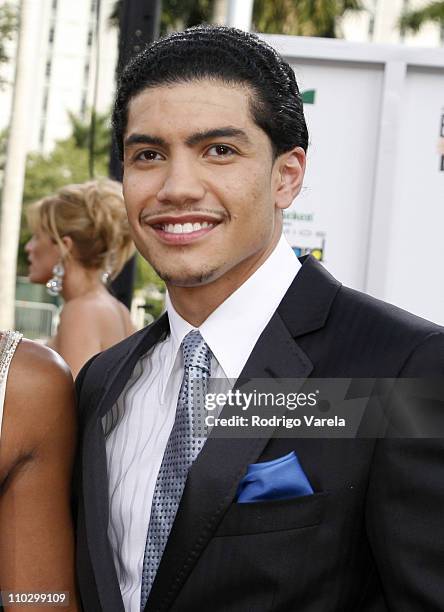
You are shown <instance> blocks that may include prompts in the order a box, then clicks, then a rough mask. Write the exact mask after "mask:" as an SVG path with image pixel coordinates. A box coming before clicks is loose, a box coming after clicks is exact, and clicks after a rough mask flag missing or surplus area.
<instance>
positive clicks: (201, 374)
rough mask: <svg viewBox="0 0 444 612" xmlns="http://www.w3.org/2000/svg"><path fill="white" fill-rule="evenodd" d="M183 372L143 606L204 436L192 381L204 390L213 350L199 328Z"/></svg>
mask: <svg viewBox="0 0 444 612" xmlns="http://www.w3.org/2000/svg"><path fill="white" fill-rule="evenodd" d="M181 348H182V353H183V360H184V373H183V378H182V384H181V387H180V391H179V398H178V400H177V409H176V418H175V421H174V425H173V428H172V430H171V433H170V437H169V439H168V443H167V446H166V449H165V453H164V455H163V459H162V464H161V466H160V470H159V473H158V475H157V480H156V486H155V488H154V495H153V503H152V506H151V516H150V522H149V526H148V534H147V538H146V544H145V554H144V558H143V570H142V589H141V600H140V606H141V609H142V610H143V608H144V607H145V604H146V602H147V599H148V596H149V593H150V591H151V587H152V585H153V582H154V578H155V576H156V572H157V568H158V567H159V563H160V560H161V558H162V555H163V551H164V550H165V546H166V543H167V540H168V537H169V535H170V531H171V527H172V526H173V522H174V519H175V517H176V513H177V509H178V507H179V502H180V499H181V497H182V493H183V489H184V487H185V482H186V479H187V476H188V470H189V469H190V467H191V465H192V464H193V461H194V460H195V459H196V457H197V456H198V454H199V452H200V450H201V448H202V446H203V444H204V442H205V438H203V437H201V438H198V437H196V436H195V435H194V433H193V416H194V408H193V402H192V399H193V395H194V394H193V392H192V390H191V385H190V381H191V380H192V381H193V387H194V382H195V381H196V382H198V383H199V384H198V388H199V394H200V393H202V392H203V393H204V392H205V389H206V385H207V382H208V378H209V377H210V372H211V351H210V349H209V347H208V345H207V344H206V343H205V341H204V339H203V338H202V336H201V334H200V332H199V331H198V330H193V331H191V332H189V333H188V334H187V335H186V336H185V338H184V340H183V342H182V345H181Z"/></svg>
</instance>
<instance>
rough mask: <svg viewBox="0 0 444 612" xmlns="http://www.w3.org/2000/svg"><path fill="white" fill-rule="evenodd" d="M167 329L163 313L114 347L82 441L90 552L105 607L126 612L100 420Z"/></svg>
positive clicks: (85, 509)
mask: <svg viewBox="0 0 444 612" xmlns="http://www.w3.org/2000/svg"><path fill="white" fill-rule="evenodd" d="M168 329H169V327H168V319H167V317H166V316H165V315H164V316H163V317H161V318H160V319H159V320H158V321H157V322H156V323H155V324H154V325H153V326H151V327H149V328H148V329H147V330H145V331H144V332H143V333H142V334H139V335H136V336H135V337H134V338H132V339H131V340H132V342H131V340H130V341H128V346H126V345H123V346H122V348H121V347H116V349H115V350H117V351H118V350H121V351H122V353H121V355H118V356H116V355H115V354H114V355H113V359H112V364H113V365H111V367H110V368H109V369H107V370H106V372H105V374H104V377H103V378H104V380H103V386H100V384H98V385H97V388H98V390H99V391H100V397H99V398H97V400H96V403H95V406H94V407H93V408H92V409H90V412H89V416H88V418H87V420H86V424H85V426H84V434H83V443H82V448H83V453H82V465H83V473H82V480H83V496H84V507H83V509H84V513H85V528H86V536H87V542H88V548H89V554H90V557H91V563H92V566H93V569H94V577H95V581H96V584H97V590H98V593H99V598H100V602H101V605H102V609H103V610H113V612H114V611H115V612H124V607H123V602H122V597H121V594H120V587H119V582H118V579H117V574H116V570H115V566H114V561H113V558H112V553H111V548H110V544H109V540H108V518H109V496H108V477H107V460H106V447H105V436H104V432H103V428H102V421H101V419H102V417H103V415H104V414H106V413H107V411H108V410H110V409H111V408H112V406H113V405H114V403H115V402H116V400H117V399H118V397H119V395H120V394H121V392H122V391H123V389H124V387H125V384H126V382H127V381H128V379H129V377H130V376H131V373H132V371H133V369H134V367H135V365H136V363H137V361H138V359H139V358H140V357H141V356H142V355H143V354H144V353H145V352H146V351H148V350H149V349H150V348H151V347H152V346H153V345H154V344H156V343H157V342H158V341H159V340H160V339H161V338H162V337H163V336H164V335H165V334H166V333H167V332H168ZM122 349H123V350H122ZM101 373H102V372H101ZM101 373H99V374H98V373H97V372H96V371H94V372H93V373H92V376H95V377H96V376H100V374H101ZM96 384H97V382H96ZM102 389H103V391H102ZM94 399H95V398H93V400H92V401H93V403H94Z"/></svg>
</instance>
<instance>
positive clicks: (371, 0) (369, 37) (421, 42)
mask: <svg viewBox="0 0 444 612" xmlns="http://www.w3.org/2000/svg"><path fill="white" fill-rule="evenodd" d="M430 1H431V0H363V4H364V5H365V7H366V9H367V10H365V11H361V12H356V13H354V12H350V13H348V15H346V17H345V18H344V20H343V22H342V32H343V35H344V38H345V39H346V40H352V41H357V42H375V43H388V44H400V43H404V44H406V45H414V46H420V47H439V46H443V45H444V28H440V27H439V26H438V25H436V24H432V23H427V24H424V26H423V27H422V28H421V30H420V31H419V32H418V34H415V35H413V34H410V33H405V32H403V31H402V30H400V28H399V25H398V22H399V17H400V15H401V14H402V13H403V11H404V10H416V9H420V8H423V7H424V6H426V5H428V4H430Z"/></svg>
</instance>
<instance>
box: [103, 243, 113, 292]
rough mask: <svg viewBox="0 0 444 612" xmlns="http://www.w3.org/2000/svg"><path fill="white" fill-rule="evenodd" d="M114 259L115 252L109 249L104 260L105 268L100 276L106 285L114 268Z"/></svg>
mask: <svg viewBox="0 0 444 612" xmlns="http://www.w3.org/2000/svg"><path fill="white" fill-rule="evenodd" d="M115 259H116V254H115V252H114V251H110V252H109V253H108V257H107V258H106V260H105V269H104V271H103V272H102V276H101V277H100V278H101V280H102V283H103V284H104V285H105V286H106V285H108V283H109V282H110V280H111V277H112V274H113V270H114V263H115Z"/></svg>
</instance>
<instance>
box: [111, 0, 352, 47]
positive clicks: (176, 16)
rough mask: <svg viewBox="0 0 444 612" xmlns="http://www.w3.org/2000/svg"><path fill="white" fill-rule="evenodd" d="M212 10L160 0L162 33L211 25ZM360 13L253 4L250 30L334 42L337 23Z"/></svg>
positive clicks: (302, 0) (311, 2) (289, 1)
mask: <svg viewBox="0 0 444 612" xmlns="http://www.w3.org/2000/svg"><path fill="white" fill-rule="evenodd" d="M214 6H215V2H214V0H163V2H162V15H161V27H160V30H161V33H162V34H164V33H166V32H170V31H172V30H182V29H184V28H187V27H191V26H194V25H198V24H200V23H209V22H211V21H212V18H213V13H214ZM121 8H122V0H117V1H116V3H115V4H114V8H113V11H112V13H111V16H110V18H109V21H110V23H111V24H112V25H113V26H118V24H119V15H120V10H121ZM362 9H363V4H362V0H273V1H271V0H255V1H254V9H253V29H254V30H256V31H257V32H264V33H270V34H293V35H298V36H324V37H327V38H333V37H335V36H337V35H338V22H339V19H340V18H341V17H342V16H343V15H344V14H345V13H346V12H348V11H358V10H362Z"/></svg>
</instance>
